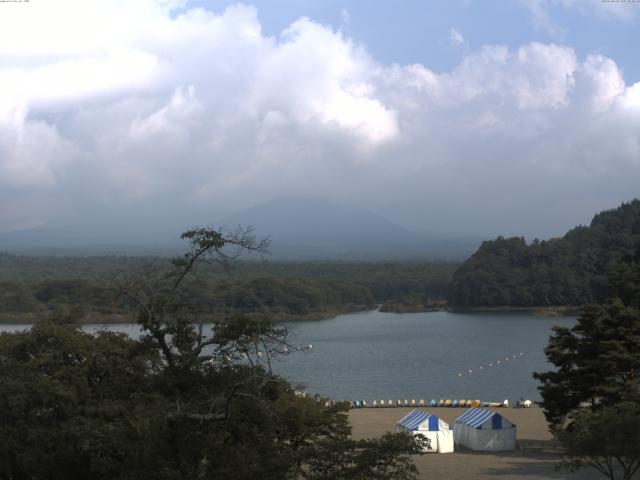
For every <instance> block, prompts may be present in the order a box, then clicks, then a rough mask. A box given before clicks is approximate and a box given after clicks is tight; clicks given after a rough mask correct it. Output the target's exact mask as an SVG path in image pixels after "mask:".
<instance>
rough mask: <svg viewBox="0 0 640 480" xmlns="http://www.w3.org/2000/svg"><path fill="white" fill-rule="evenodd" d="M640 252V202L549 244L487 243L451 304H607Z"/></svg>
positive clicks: (461, 272) (459, 279) (453, 290)
mask: <svg viewBox="0 0 640 480" xmlns="http://www.w3.org/2000/svg"><path fill="white" fill-rule="evenodd" d="M638 248H640V201H639V200H633V201H631V202H629V203H623V204H622V205H621V206H619V207H618V208H615V209H612V210H607V211H604V212H602V213H599V214H597V215H596V216H595V217H594V218H593V220H592V221H591V224H590V225H589V226H579V227H576V228H574V229H572V230H571V231H569V232H568V233H567V234H566V235H565V236H564V237H562V238H555V239H551V240H548V241H538V240H534V241H533V242H532V243H530V244H527V242H526V241H525V240H524V238H517V237H516V238H502V237H498V238H497V239H496V240H493V241H487V242H484V243H483V244H482V245H481V246H480V248H479V249H478V251H477V252H476V253H474V254H473V255H472V256H471V258H469V259H468V260H467V261H466V262H465V263H463V264H462V265H461V266H460V268H459V269H458V270H457V271H456V272H455V274H454V277H453V280H452V282H451V285H450V293H449V303H450V304H452V305H454V306H457V307H509V306H510V307H543V306H561V305H563V306H580V305H584V304H587V303H590V302H595V301H602V300H603V299H604V298H606V297H607V295H608V293H609V282H608V278H609V277H610V275H611V273H612V272H613V271H614V270H615V269H616V268H618V266H619V264H620V261H621V260H623V259H625V258H630V257H632V256H633V255H634V254H635V252H636V251H637V250H638Z"/></svg>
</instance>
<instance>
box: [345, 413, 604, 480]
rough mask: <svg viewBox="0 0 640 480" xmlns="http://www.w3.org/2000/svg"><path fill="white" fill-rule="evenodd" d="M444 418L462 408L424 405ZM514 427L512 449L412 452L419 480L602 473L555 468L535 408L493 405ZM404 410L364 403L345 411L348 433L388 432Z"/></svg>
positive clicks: (534, 479) (520, 479) (519, 479)
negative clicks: (515, 443)
mask: <svg viewBox="0 0 640 480" xmlns="http://www.w3.org/2000/svg"><path fill="white" fill-rule="evenodd" d="M426 410H427V411H430V412H432V413H435V414H436V415H438V416H439V417H440V418H442V419H443V420H444V421H446V422H449V423H453V420H454V419H455V418H456V417H457V416H459V415H460V414H461V413H462V412H463V411H465V410H466V409H464V408H427V409H426ZM495 410H496V411H499V412H500V413H501V414H503V415H504V416H505V417H506V418H507V419H508V420H510V421H511V422H513V423H515V424H516V426H517V440H518V444H519V446H520V447H521V448H519V449H518V450H515V451H512V452H486V453H485V452H483V453H481V452H473V451H471V450H467V449H464V448H460V449H456V452H455V453H449V454H433V453H432V454H425V455H417V456H416V457H415V462H416V465H417V466H418V468H419V469H420V478H421V479H431V480H458V479H460V480H464V479H467V480H472V479H479V480H484V479H493V480H495V479H498V478H499V479H505V480H510V479H514V480H525V479H526V480H544V479H562V478H566V479H574V480H583V479H584V480H591V479H594V480H595V479H602V478H603V477H602V476H601V475H600V474H598V472H596V471H595V470H592V469H583V470H581V471H578V472H575V473H571V472H567V471H557V470H556V469H555V465H556V464H557V463H558V460H559V459H560V456H559V453H558V450H557V447H556V445H555V443H554V442H553V439H552V437H551V434H550V433H549V431H548V429H547V423H546V421H545V418H544V415H543V414H542V410H541V409H540V408H527V409H525V408H522V409H513V408H505V409H502V408H501V409H495ZM409 411H410V409H409V408H377V409H374V408H368V409H362V410H351V411H350V413H349V420H350V422H351V425H352V427H353V436H354V438H367V437H374V436H379V435H381V434H383V433H384V432H388V431H389V432H392V431H394V430H395V424H396V421H397V420H399V419H400V418H402V417H403V416H404V415H406V414H407V413H408V412H409Z"/></svg>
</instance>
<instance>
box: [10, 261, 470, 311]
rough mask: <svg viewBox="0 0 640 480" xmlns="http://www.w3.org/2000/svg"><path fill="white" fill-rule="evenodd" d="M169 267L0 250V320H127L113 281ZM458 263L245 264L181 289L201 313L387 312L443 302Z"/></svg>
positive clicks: (204, 275)
mask: <svg viewBox="0 0 640 480" xmlns="http://www.w3.org/2000/svg"><path fill="white" fill-rule="evenodd" d="M168 265H169V259H167V258H151V257H120V256H103V257H30V256H17V255H10V254H4V253H0V321H4V322H16V323H31V322H35V321H39V320H41V319H43V318H46V317H47V316H51V315H53V316H58V315H71V316H72V317H73V318H74V319H76V320H78V321H84V322H111V321H128V320H129V319H130V314H131V313H132V312H133V311H134V310H135V309H133V308H132V307H133V306H132V305H131V304H130V302H128V301H127V300H126V299H123V298H122V297H121V296H119V295H118V292H117V288H116V285H117V284H118V282H119V281H120V280H121V279H122V278H126V277H127V276H129V275H132V274H134V273H137V272H141V271H153V270H162V269H164V268H166V267H167V266H168ZM456 266H457V265H456V264H452V263H416V264H410V263H368V262H353V263H351V262H269V261H246V262H240V263H237V264H235V265H234V266H233V268H231V269H230V270H225V269H222V268H214V267H213V266H210V265H203V266H202V268H201V269H200V270H199V275H198V277H197V278H194V279H191V280H190V281H189V285H188V286H189V288H188V289H185V292H188V295H189V296H190V297H191V298H190V300H197V301H196V302H195V303H196V304H197V305H198V308H199V309H200V312H199V313H201V314H205V315H206V314H210V315H217V314H234V313H242V314H248V315H257V316H260V315H269V316H270V317H271V318H274V319H280V320H288V319H317V318H327V317H331V316H334V315H336V314H340V313H347V312H351V311H358V310H366V309H371V308H374V307H375V305H376V304H385V307H384V308H385V310H387V311H416V310H424V309H427V308H428V307H429V306H431V305H433V304H434V303H437V302H438V301H440V302H441V301H443V300H444V299H446V295H447V288H448V284H449V282H450V281H451V278H452V275H453V272H454V271H455V268H456ZM185 295H187V293H185Z"/></svg>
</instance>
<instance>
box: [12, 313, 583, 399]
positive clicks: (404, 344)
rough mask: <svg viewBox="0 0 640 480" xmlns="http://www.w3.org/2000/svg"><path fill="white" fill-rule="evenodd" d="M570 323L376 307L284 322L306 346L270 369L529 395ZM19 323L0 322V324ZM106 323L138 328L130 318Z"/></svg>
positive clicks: (411, 390) (448, 392)
mask: <svg viewBox="0 0 640 480" xmlns="http://www.w3.org/2000/svg"><path fill="white" fill-rule="evenodd" d="M574 323H575V318H571V317H564V318H546V317H536V316H533V315H529V314H520V313H482V314H478V313H473V314H462V313H455V314H454V313H449V312H430V313H405V314H394V313H382V312H378V311H371V312H361V313H353V314H348V315H340V316H338V317H336V318H333V319H330V320H321V321H305V322H290V323H289V327H290V329H291V331H292V337H291V338H292V340H291V342H292V343H293V344H299V345H309V344H311V345H313V347H312V348H311V349H310V350H308V351H306V352H299V353H295V354H291V355H289V356H287V357H285V358H283V359H281V360H278V361H276V362H275V364H274V369H275V370H276V371H277V372H278V373H280V374H282V375H283V376H285V377H287V378H288V379H289V380H290V381H291V382H292V383H294V384H296V383H304V384H305V385H307V386H308V388H307V392H309V393H316V392H317V393H320V394H322V395H323V396H327V397H330V398H334V399H361V400H362V399H364V400H368V401H371V400H372V399H374V398H375V399H378V400H380V399H384V400H385V401H386V400H389V399H393V400H394V401H395V400H397V399H405V398H407V399H412V398H415V399H420V398H424V399H425V400H427V401H428V400H430V399H432V398H435V399H440V398H451V399H454V398H458V399H460V398H465V399H471V398H473V399H476V398H477V399H481V400H483V401H502V400H504V399H509V400H510V401H511V402H513V401H515V400H517V399H519V398H520V397H523V398H529V399H532V400H535V399H538V398H539V395H538V392H537V390H536V386H537V382H536V381H535V380H534V379H533V378H532V376H531V374H532V373H533V372H534V371H544V370H547V369H548V368H550V365H549V364H548V363H547V362H546V358H545V356H544V352H543V350H544V347H545V346H546V345H547V342H548V339H549V335H550V334H551V327H552V326H553V325H563V326H571V325H573V324H574ZM24 328H26V327H25V326H24V325H2V326H0V331H8V330H21V329H24ZM99 328H104V326H103V325H89V326H86V327H85V329H86V330H89V331H92V330H93V331H95V330H97V329H99ZM108 328H109V329H111V330H117V331H123V332H126V333H128V334H129V335H131V336H133V337H136V336H138V334H139V327H138V326H137V325H114V326H109V327H108ZM520 354H522V355H520ZM514 355H515V358H514ZM507 358H508V359H507ZM498 362H499V363H498ZM490 364H491V365H492V366H490ZM480 367H482V368H480ZM470 370H471V372H469V371H470Z"/></svg>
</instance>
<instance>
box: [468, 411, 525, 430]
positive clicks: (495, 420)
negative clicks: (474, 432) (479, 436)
mask: <svg viewBox="0 0 640 480" xmlns="http://www.w3.org/2000/svg"><path fill="white" fill-rule="evenodd" d="M456 423H461V424H463V425H468V426H470V427H472V428H479V429H483V428H484V429H493V430H500V429H503V428H513V427H515V425H514V424H513V423H511V422H510V421H508V420H507V419H506V418H504V417H503V416H502V415H500V414H499V413H498V412H492V411H491V410H485V409H483V408H470V409H469V410H467V411H466V412H464V413H463V414H462V415H460V416H459V417H458V418H456Z"/></svg>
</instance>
